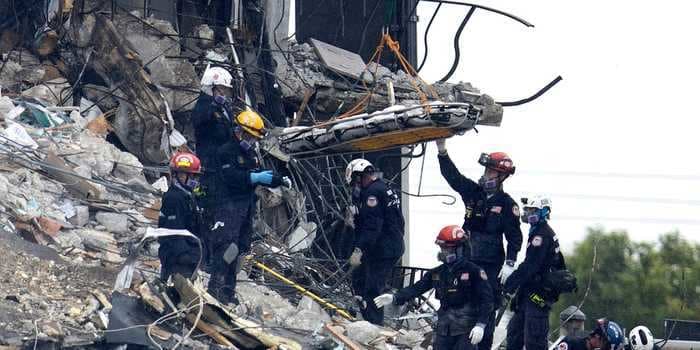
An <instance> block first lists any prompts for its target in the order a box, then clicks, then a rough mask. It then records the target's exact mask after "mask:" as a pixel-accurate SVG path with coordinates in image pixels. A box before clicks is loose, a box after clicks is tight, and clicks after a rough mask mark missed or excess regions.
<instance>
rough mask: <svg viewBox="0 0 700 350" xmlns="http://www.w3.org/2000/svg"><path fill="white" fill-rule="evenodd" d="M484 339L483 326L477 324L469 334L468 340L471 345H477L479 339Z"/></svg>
mask: <svg viewBox="0 0 700 350" xmlns="http://www.w3.org/2000/svg"><path fill="white" fill-rule="evenodd" d="M482 338H484V326H483V325H482V324H481V323H477V324H476V326H474V328H472V331H471V332H469V340H471V343H472V345H476V344H479V343H480V342H481V339H482Z"/></svg>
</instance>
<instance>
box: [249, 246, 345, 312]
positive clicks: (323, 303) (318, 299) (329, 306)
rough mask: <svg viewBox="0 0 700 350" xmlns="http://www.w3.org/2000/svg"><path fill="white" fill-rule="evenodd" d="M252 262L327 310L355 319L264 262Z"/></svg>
mask: <svg viewBox="0 0 700 350" xmlns="http://www.w3.org/2000/svg"><path fill="white" fill-rule="evenodd" d="M253 264H254V265H255V266H257V267H259V268H261V269H262V270H263V271H265V272H268V273H269V274H271V275H272V276H274V277H275V278H277V279H278V280H280V281H282V282H284V283H286V284H288V285H290V286H292V287H294V288H295V289H296V290H298V291H299V293H301V294H303V295H306V296H308V297H309V298H311V299H313V300H314V301H316V302H317V303H319V304H321V306H323V307H325V308H327V309H329V310H333V311H335V312H337V313H338V314H339V315H340V316H343V317H345V318H346V319H348V320H350V321H355V318H354V317H352V315H350V314H349V313H348V312H347V311H345V310H343V309H341V308H339V307H337V306H335V305H333V304H331V303H330V302H328V301H326V300H325V299H322V298H321V297H319V296H318V295H316V294H314V293H312V292H310V291H309V290H307V289H306V288H304V287H302V286H300V285H298V284H296V283H295V282H294V281H292V280H290V279H288V278H286V277H284V276H282V275H280V274H279V273H277V272H276V271H275V270H273V269H271V268H269V267H267V266H265V265H264V264H262V263H260V262H258V261H254V260H253Z"/></svg>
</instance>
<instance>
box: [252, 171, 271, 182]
mask: <svg viewBox="0 0 700 350" xmlns="http://www.w3.org/2000/svg"><path fill="white" fill-rule="evenodd" d="M273 177H274V175H273V174H272V170H265V171H259V172H251V173H250V183H251V184H253V185H256V184H261V185H269V184H271V183H272V178H273Z"/></svg>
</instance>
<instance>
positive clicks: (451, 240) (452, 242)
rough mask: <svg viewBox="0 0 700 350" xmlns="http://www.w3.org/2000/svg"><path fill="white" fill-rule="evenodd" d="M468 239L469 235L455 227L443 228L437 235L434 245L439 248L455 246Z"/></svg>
mask: <svg viewBox="0 0 700 350" xmlns="http://www.w3.org/2000/svg"><path fill="white" fill-rule="evenodd" d="M467 239H469V235H468V234H467V233H466V232H464V230H463V229H462V228H461V227H459V226H457V225H449V226H445V227H443V228H442V230H440V233H438V236H437V238H436V239H435V244H437V245H439V246H457V245H460V244H462V243H463V242H464V241H466V240H467Z"/></svg>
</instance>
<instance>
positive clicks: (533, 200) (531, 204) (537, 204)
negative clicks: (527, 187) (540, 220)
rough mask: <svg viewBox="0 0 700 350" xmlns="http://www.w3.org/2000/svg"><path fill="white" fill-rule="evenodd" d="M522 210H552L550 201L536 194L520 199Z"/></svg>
mask: <svg viewBox="0 0 700 350" xmlns="http://www.w3.org/2000/svg"><path fill="white" fill-rule="evenodd" d="M521 201H522V203H523V208H537V209H544V208H549V210H550V211H551V210H552V200H551V199H549V197H547V196H544V195H541V194H538V195H535V196H533V197H528V198H522V199H521Z"/></svg>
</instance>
